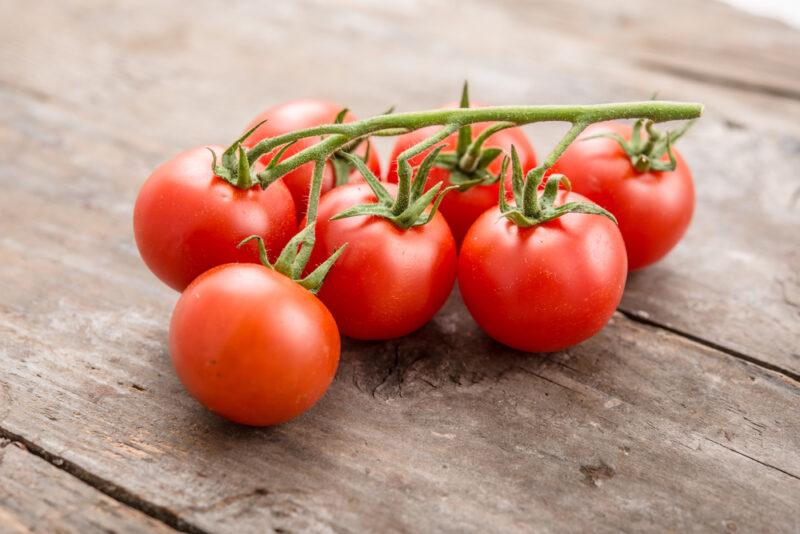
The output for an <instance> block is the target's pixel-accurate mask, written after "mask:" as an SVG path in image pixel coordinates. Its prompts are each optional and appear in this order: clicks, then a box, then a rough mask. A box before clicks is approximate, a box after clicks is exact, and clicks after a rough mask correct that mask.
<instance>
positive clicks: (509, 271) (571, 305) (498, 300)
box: [458, 191, 627, 352]
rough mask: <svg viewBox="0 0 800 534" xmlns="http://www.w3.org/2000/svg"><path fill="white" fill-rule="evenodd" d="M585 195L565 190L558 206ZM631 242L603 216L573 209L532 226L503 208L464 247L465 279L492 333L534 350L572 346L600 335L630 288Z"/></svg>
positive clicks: (467, 294) (461, 275)
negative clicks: (627, 285) (628, 255)
mask: <svg viewBox="0 0 800 534" xmlns="http://www.w3.org/2000/svg"><path fill="white" fill-rule="evenodd" d="M577 200H585V199H584V198H583V197H581V196H580V195H578V194H575V193H567V192H565V191H560V192H559V194H558V197H557V200H556V205H560V204H563V203H565V202H572V201H577ZM626 274H627V261H626V256H625V244H624V242H623V241H622V236H621V235H620V233H619V230H618V229H617V227H616V225H615V224H614V223H613V222H612V221H611V220H609V219H608V218H606V217H604V216H601V215H587V214H580V213H568V214H566V215H563V216H562V217H560V218H558V219H555V220H552V221H549V222H546V223H544V224H540V225H538V226H534V227H530V228H520V227H518V226H516V225H515V224H514V223H512V222H511V221H509V220H507V219H506V218H504V217H501V215H500V210H499V208H494V209H490V210H488V211H486V212H485V213H484V214H483V215H481V216H480V218H478V220H477V221H475V224H474V225H472V227H471V228H470V230H469V232H468V233H467V236H466V238H465V239H464V243H463V244H462V246H461V252H460V255H459V263H458V285H459V288H460V290H461V295H462V297H463V299H464V303H465V304H466V306H467V309H468V310H469V312H470V314H471V315H472V317H473V318H474V319H475V321H476V322H477V323H478V324H479V325H480V327H481V328H483V330H484V331H486V333H487V334H489V336H491V337H492V338H494V339H496V340H497V341H499V342H500V343H503V344H504V345H508V346H509V347H513V348H515V349H518V350H522V351H527V352H551V351H556V350H561V349H564V348H566V347H570V346H572V345H575V344H577V343H580V342H581V341H584V340H585V339H588V338H589V337H591V336H592V335H594V334H595V333H597V332H598V331H599V330H600V329H602V328H603V326H604V325H605V324H606V323H607V322H608V320H609V318H610V317H611V315H612V314H613V313H614V310H615V309H616V307H617V305H618V304H619V301H620V299H621V298H622V291H623V289H624V288H625V278H626Z"/></svg>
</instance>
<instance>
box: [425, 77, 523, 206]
mask: <svg viewBox="0 0 800 534" xmlns="http://www.w3.org/2000/svg"><path fill="white" fill-rule="evenodd" d="M459 107H460V108H461V109H467V108H469V87H468V85H467V82H464V88H463V89H462V91H461V102H460V104H459ZM514 126H516V124H515V123H513V122H508V121H503V122H498V123H496V124H493V125H492V126H490V127H489V128H486V129H485V130H483V131H482V132H481V133H480V134H478V135H477V136H476V137H475V139H473V138H472V125H471V124H465V125H463V126H461V127H460V128H459V129H458V143H457V144H456V150H455V152H443V153H441V154H439V157H438V158H437V159H436V161H435V166H436V167H438V168H441V169H446V170H448V171H450V184H452V185H453V186H456V187H457V188H458V190H459V191H462V192H463V191H467V190H468V189H471V188H472V187H475V186H478V185H491V184H494V183H496V182H497V180H498V179H499V178H498V176H499V175H497V176H495V175H493V174H491V173H490V172H489V171H488V167H489V165H491V163H492V162H493V161H494V160H496V159H497V158H498V157H500V155H501V154H502V153H503V151H502V150H501V149H499V148H495V147H491V148H484V146H483V145H484V144H485V143H486V140H487V139H489V137H491V136H492V135H493V134H495V133H497V132H499V131H500V130H504V129H506V128H512V127H514Z"/></svg>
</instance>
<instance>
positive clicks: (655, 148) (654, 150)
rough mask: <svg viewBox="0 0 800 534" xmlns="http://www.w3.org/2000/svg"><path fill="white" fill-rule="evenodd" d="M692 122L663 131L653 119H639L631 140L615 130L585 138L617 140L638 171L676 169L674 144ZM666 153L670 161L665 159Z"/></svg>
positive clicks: (634, 126)
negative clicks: (656, 125) (660, 130)
mask: <svg viewBox="0 0 800 534" xmlns="http://www.w3.org/2000/svg"><path fill="white" fill-rule="evenodd" d="M692 124H694V121H689V122H686V123H685V124H683V125H681V127H680V128H678V129H676V130H672V131H669V132H666V133H662V132H659V131H658V130H656V128H655V124H654V123H653V121H651V120H649V119H648V120H643V119H639V120H637V121H636V122H635V123H634V124H633V132H632V134H631V139H630V141H626V140H625V138H623V137H622V136H621V135H619V134H618V133H615V132H609V133H602V134H597V135H591V136H589V137H586V138H585V139H586V140H588V139H596V138H598V137H607V138H609V139H613V140H615V141H616V142H617V143H619V145H620V146H621V147H622V149H623V150H624V151H625V153H626V154H627V155H628V157H629V158H630V159H631V165H633V168H634V169H636V171H637V172H640V173H644V172H648V171H674V170H675V168H676V167H677V165H678V163H677V161H676V160H675V154H674V153H673V152H672V145H674V144H675V142H676V141H677V140H678V139H680V138H681V136H683V134H685V133H686V131H687V130H688V129H689V128H691V126H692ZM664 155H666V156H667V158H668V161H664V159H663V158H664Z"/></svg>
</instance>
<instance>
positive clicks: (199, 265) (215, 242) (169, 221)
mask: <svg viewBox="0 0 800 534" xmlns="http://www.w3.org/2000/svg"><path fill="white" fill-rule="evenodd" d="M210 148H212V149H213V150H214V151H215V152H216V153H217V156H218V157H220V156H221V155H222V152H223V149H222V148H221V147H217V146H215V147H210ZM211 160H212V157H211V154H210V152H209V151H208V150H207V149H206V147H199V148H195V149H192V150H189V151H187V152H184V153H182V154H179V155H177V156H176V157H174V158H172V159H171V160H170V161H168V162H166V163H164V164H163V165H161V166H160V167H159V168H158V169H156V170H155V172H153V174H151V175H150V177H149V178H148V179H147V181H146V182H145V183H144V185H143V186H142V189H141V190H140V191H139V197H138V198H137V199H136V205H135V206H134V211H133V228H134V234H135V236H136V244H137V246H138V247H139V253H140V254H141V256H142V259H144V262H145V263H146V264H147V266H148V267H149V268H150V270H151V271H153V273H154V274H155V275H156V276H157V277H158V278H160V279H161V280H162V281H163V282H164V283H165V284H167V285H168V286H170V287H172V288H173V289H176V290H178V291H182V290H183V289H184V288H185V287H186V286H188V285H189V283H191V281H192V280H194V279H195V278H197V277H198V276H200V275H201V274H202V273H204V272H205V271H207V270H209V269H210V268H212V267H215V266H217V265H221V264H223V263H231V262H253V263H258V261H259V259H258V254H257V252H256V251H255V250H253V249H252V248H251V247H243V248H241V249H237V248H236V245H237V244H238V243H239V242H240V241H241V240H242V239H244V238H245V237H247V236H250V235H253V234H257V235H260V236H262V237H263V238H264V241H265V244H266V246H267V250H268V252H269V255H270V257H271V258H273V256H277V255H278V254H279V253H280V251H281V249H282V248H283V247H284V245H286V243H287V242H288V241H289V239H291V238H292V236H293V235H294V232H295V230H296V228H297V219H296V218H295V207H294V201H293V200H292V196H291V194H290V193H289V190H288V189H287V188H286V186H285V185H284V184H282V183H280V182H276V183H273V184H272V185H270V186H269V187H267V188H266V189H264V190H262V189H261V188H260V187H258V186H254V187H252V188H250V189H248V190H242V189H239V188H237V187H235V186H233V185H231V184H229V183H228V182H226V181H225V180H223V179H221V178H219V177H218V176H215V175H214V172H213V171H212V170H211ZM273 259H274V258H273Z"/></svg>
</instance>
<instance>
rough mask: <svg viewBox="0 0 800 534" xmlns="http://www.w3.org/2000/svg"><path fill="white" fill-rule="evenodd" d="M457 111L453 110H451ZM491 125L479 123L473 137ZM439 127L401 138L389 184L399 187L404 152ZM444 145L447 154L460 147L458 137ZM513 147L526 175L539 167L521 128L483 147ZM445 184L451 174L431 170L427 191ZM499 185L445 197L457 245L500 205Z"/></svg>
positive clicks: (495, 168)
mask: <svg viewBox="0 0 800 534" xmlns="http://www.w3.org/2000/svg"><path fill="white" fill-rule="evenodd" d="M449 107H454V106H449ZM490 125H491V123H478V124H474V125H472V132H473V136H476V135H478V134H480V132H482V131H483V130H485V129H486V128H487V127H489V126H490ZM439 129H440V128H439V127H438V126H433V127H429V128H423V129H420V130H415V131H413V132H410V133H407V134H404V135H401V136H400V137H398V139H397V142H396V143H395V145H394V148H393V149H392V155H391V158H390V160H389V171H388V174H387V176H386V181H387V182H390V183H397V157H398V156H399V155H400V154H401V153H402V152H403V151H405V150H407V149H409V148H411V147H412V146H414V145H416V144H417V143H419V142H420V141H423V140H424V139H426V138H428V137H430V136H431V135H433V134H435V133H436V132H437V131H439ZM441 144H444V145H445V149H444V150H446V151H454V150H455V149H456V146H457V144H458V134H453V135H451V136H450V137H448V138H446V139H445V140H444V141H443V142H442V143H441ZM512 145H514V146H515V147H516V149H517V152H518V153H519V157H520V163H521V164H522V167H523V171H527V170H529V169H532V168H533V167H535V166H536V153H535V152H534V150H533V146H531V143H530V141H529V140H528V137H527V136H526V135H525V132H523V131H522V129H521V128H508V129H506V130H501V131H499V132H497V133H495V134H492V135H491V136H490V137H489V138H488V139H487V140H486V142H485V143H484V147H485V148H489V147H496V148H500V149H502V150H503V151H504V152H505V153H507V154H509V153H510V152H511V146H512ZM428 152H429V151H425V152H422V153H421V154H419V155H417V156H414V157H413V158H411V159H410V160H409V163H410V164H411V165H412V166H416V165H418V164H419V163H420V162H421V161H422V160H423V159H424V158H425V155H426V154H427V153H428ZM502 159H503V158H502V156H501V157H498V158H497V159H495V160H494V161H493V162H492V163H491V164H490V165H489V167H488V169H487V170H488V171H489V172H491V173H492V174H495V175H496V174H497V173H498V172H500V165H501V162H502ZM510 175H511V171H510V170H509V172H508V176H509V177H510ZM439 182H444V184H443V186H448V185H450V171H449V170H447V169H442V168H438V167H437V168H434V169H431V172H430V174H429V175H428V181H427V184H426V188H427V189H430V188H431V187H433V186H434V185H435V184H437V183H439ZM497 194H498V184H497V183H494V184H491V185H476V186H474V187H471V188H469V189H467V190H466V191H458V190H455V191H451V192H450V193H448V194H447V196H445V197H444V200H443V201H442V204H441V206H440V207H439V210H440V211H441V212H442V215H444V218H445V219H446V220H447V223H448V224H449V225H450V230H451V231H452V232H453V237H454V238H455V240H456V243H459V244H460V243H461V241H462V240H463V239H464V235H465V234H466V233H467V230H469V227H470V226H471V225H472V223H473V222H475V219H477V218H478V217H479V216H480V215H481V214H482V213H483V212H484V211H486V210H487V209H489V208H491V207H493V206H496V205H497Z"/></svg>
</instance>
